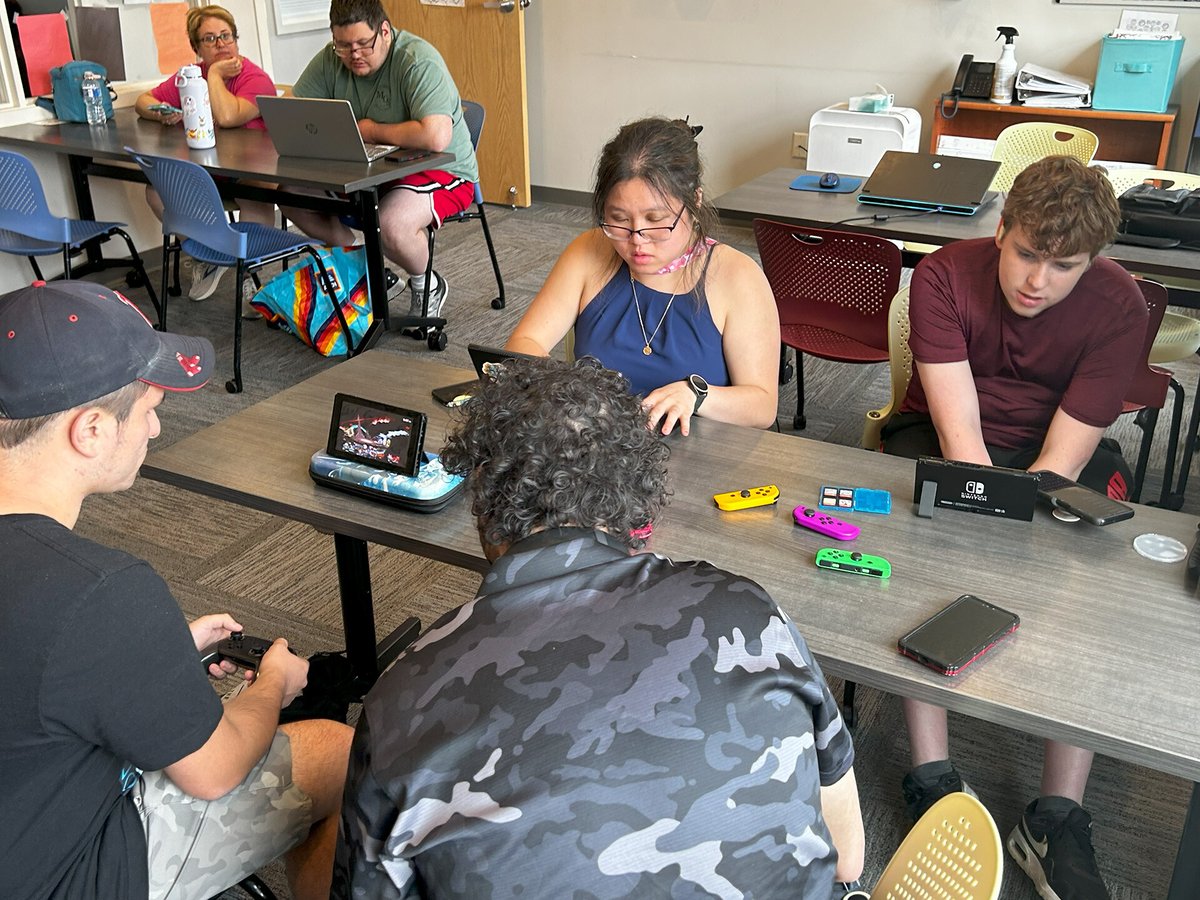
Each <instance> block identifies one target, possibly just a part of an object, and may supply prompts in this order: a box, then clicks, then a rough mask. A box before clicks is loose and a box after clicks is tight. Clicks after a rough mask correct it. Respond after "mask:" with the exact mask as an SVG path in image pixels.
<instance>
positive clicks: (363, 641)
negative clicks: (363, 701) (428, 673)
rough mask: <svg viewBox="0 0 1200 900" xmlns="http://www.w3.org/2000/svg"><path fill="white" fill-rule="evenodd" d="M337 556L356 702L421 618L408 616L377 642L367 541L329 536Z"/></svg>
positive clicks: (406, 642)
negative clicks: (331, 537) (331, 538)
mask: <svg viewBox="0 0 1200 900" xmlns="http://www.w3.org/2000/svg"><path fill="white" fill-rule="evenodd" d="M333 548H334V553H335V555H336V557H337V571H338V588H339V590H340V591H341V595H342V597H341V599H342V630H343V632H344V634H345V637H346V658H347V659H348V660H350V666H351V668H352V669H353V670H354V697H353V698H352V699H353V700H355V701H357V700H358V699H360V698H361V697H362V695H363V694H365V693H366V692H367V691H369V690H370V689H371V685H373V684H374V683H375V680H376V679H377V678H378V677H379V672H380V670H381V669H383V668H386V667H387V666H389V665H390V664H391V662H392V661H393V660H394V659H395V658H396V657H397V656H399V655H400V653H401V652H402V651H403V650H404V649H405V648H406V647H407V646H408V645H409V644H411V643H412V642H413V641H415V640H416V639H417V635H418V634H420V633H421V620H420V619H418V618H417V617H416V616H409V617H408V618H407V619H405V620H404V621H403V622H401V623H400V625H399V626H398V627H397V628H396V629H395V630H394V631H392V633H391V634H389V635H388V636H387V637H385V638H384V639H383V640H382V641H379V642H378V643H377V642H376V640H375V601H374V597H373V596H372V594H371V562H370V559H369V557H368V556H367V542H366V541H363V540H359V539H358V538H352V537H347V536H346V535H344V534H335V535H334V536H333Z"/></svg>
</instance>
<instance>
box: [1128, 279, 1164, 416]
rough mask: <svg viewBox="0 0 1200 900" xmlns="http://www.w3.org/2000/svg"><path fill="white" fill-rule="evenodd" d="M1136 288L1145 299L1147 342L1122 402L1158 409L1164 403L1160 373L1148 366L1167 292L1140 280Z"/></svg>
mask: <svg viewBox="0 0 1200 900" xmlns="http://www.w3.org/2000/svg"><path fill="white" fill-rule="evenodd" d="M1137 285H1138V287H1139V288H1141V291H1142V296H1143V297H1145V298H1146V311H1147V312H1148V313H1149V315H1148V317H1147V319H1146V338H1145V340H1143V341H1142V349H1141V355H1140V356H1139V357H1138V360H1140V362H1139V364H1138V367H1137V369H1135V370H1134V373H1133V381H1131V382H1130V383H1129V390H1127V391H1126V392H1125V402H1126V403H1133V404H1136V405H1137V406H1149V407H1154V408H1156V409H1161V408H1162V406H1163V403H1164V401H1165V400H1166V396H1165V394H1166V392H1165V390H1164V384H1163V377H1162V374H1161V371H1155V370H1154V369H1153V368H1151V366H1150V350H1151V348H1152V347H1153V346H1154V339H1155V338H1156V337H1157V336H1158V329H1159V328H1160V327H1161V326H1162V320H1163V314H1164V313H1166V311H1167V288H1166V286H1165V285H1162V284H1159V283H1158V282H1157V281H1148V280H1147V279H1145V278H1139V279H1138V280H1137Z"/></svg>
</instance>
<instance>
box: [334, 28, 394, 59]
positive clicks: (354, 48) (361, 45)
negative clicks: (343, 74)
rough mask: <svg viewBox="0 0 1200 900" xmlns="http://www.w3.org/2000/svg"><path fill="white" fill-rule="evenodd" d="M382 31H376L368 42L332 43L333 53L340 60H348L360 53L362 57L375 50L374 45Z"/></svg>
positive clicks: (380, 29)
mask: <svg viewBox="0 0 1200 900" xmlns="http://www.w3.org/2000/svg"><path fill="white" fill-rule="evenodd" d="M382 31H383V29H382V28H379V29H376V31H375V36H374V37H373V38H371V39H370V40H369V41H354V42H353V43H350V44H339V43H338V42H337V41H334V42H333V52H334V54H335V55H336V56H338V57H340V58H341V59H349V58H350V57H352V56H353V55H354V54H355V53H361V54H363V56H366V55H367V54H368V53H370V52H371V51H372V50H374V49H375V43H376V42H377V41H378V40H379V35H380V33H381V32H382Z"/></svg>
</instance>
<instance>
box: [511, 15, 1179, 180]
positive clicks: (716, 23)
mask: <svg viewBox="0 0 1200 900" xmlns="http://www.w3.org/2000/svg"><path fill="white" fill-rule="evenodd" d="M1179 9H1180V7H1178V6H1176V7H1172V8H1171V10H1172V11H1175V10H1179ZM1120 13H1121V7H1120V6H1106V5H1105V6H1100V5H1093V6H1079V5H1065V6H1064V5H1060V4H1057V3H1055V2H1053V0H1004V2H999V0H904V2H899V0H841V2H820V0H652V2H643V0H602V2H592V0H533V4H532V5H531V6H530V8H529V9H528V10H527V11H526V13H525V16H526V19H525V24H526V40H527V43H528V53H527V60H528V63H527V65H528V72H529V129H530V135H529V137H530V141H529V143H530V148H531V154H532V160H531V164H532V175H533V183H534V184H536V185H541V186H544V187H555V188H565V189H569V190H578V191H589V190H590V189H591V180H592V168H593V166H594V164H595V160H596V156H597V154H598V153H599V151H600V148H601V146H602V145H603V144H604V142H605V141H607V140H608V139H609V138H610V137H611V136H612V135H613V133H614V132H615V131H616V128H617V126H618V125H619V124H620V123H622V122H625V121H629V120H632V119H636V118H638V117H640V116H643V115H647V114H664V115H671V116H684V115H689V114H690V115H691V118H692V121H693V122H698V123H700V124H702V125H704V127H705V130H704V134H703V135H702V136H701V138H700V146H701V151H702V153H703V155H704V159H705V163H706V166H707V177H706V181H707V184H708V188H709V192H710V194H711V195H713V196H715V195H716V194H720V193H722V192H723V191H725V190H728V189H729V188H730V187H733V186H734V185H737V184H739V183H742V182H744V181H747V180H749V179H751V178H753V177H755V176H757V175H760V174H762V173H763V172H766V171H769V170H771V169H774V168H778V167H779V166H791V165H802V161H797V160H793V159H792V158H791V138H792V132H794V131H808V120H809V117H810V116H811V115H812V114H813V112H814V111H816V110H818V109H820V108H822V107H824V106H828V105H830V104H832V103H837V102H839V101H843V100H846V99H847V98H848V97H849V96H850V95H852V94H860V93H863V92H865V91H870V90H872V89H873V88H874V86H875V83H876V82H880V83H881V84H883V85H884V86H886V87H887V89H888V90H889V91H891V92H893V93H895V95H896V102H897V104H898V105H901V106H912V107H915V108H917V109H918V110H919V111H920V113H921V116H922V119H923V135H922V141H921V147H922V149H925V148H927V147H928V141H929V122H930V120H931V117H932V115H933V104H934V101H935V100H936V99H937V97H938V95H939V94H940V93H941V92H942V91H943V90H945V89H946V88H947V87H948V86H949V84H950V80H951V78H952V77H953V75H954V72H955V69H956V68H957V65H958V61H959V59H960V57H961V56H962V54H963V53H973V54H975V56H976V57H977V58H978V59H981V60H989V61H990V60H995V59H996V58H997V57H998V56H999V53H1000V45H999V44H997V43H993V39H994V38H995V36H996V31H995V28H996V26H997V25H1012V26H1014V27H1015V28H1016V29H1017V30H1018V31H1019V32H1020V34H1021V36H1020V37H1019V38H1018V39H1017V45H1016V47H1017V61H1018V63H1022V62H1034V63H1038V64H1040V65H1044V66H1049V67H1051V68H1054V69H1059V70H1061V71H1064V72H1067V73H1070V74H1077V75H1080V76H1083V77H1085V78H1086V79H1087V80H1088V81H1091V80H1093V78H1094V77H1095V72H1096V62H1097V58H1098V55H1099V44H1100V38H1101V36H1102V35H1104V34H1105V33H1106V32H1108V31H1110V30H1112V28H1113V27H1115V25H1116V23H1117V21H1118V19H1119V17H1120ZM1179 22H1180V30H1181V31H1182V32H1183V33H1184V35H1185V36H1186V37H1187V38H1188V39H1189V42H1188V43H1187V44H1185V46H1184V55H1183V62H1182V65H1181V66H1180V73H1179V78H1178V80H1177V81H1176V87H1175V93H1174V95H1173V98H1172V102H1175V103H1179V104H1180V106H1181V113H1180V119H1179V122H1178V124H1177V134H1176V140H1175V141H1174V148H1173V151H1172V155H1171V159H1170V165H1172V166H1174V167H1179V168H1181V167H1182V166H1183V164H1184V161H1185V159H1186V155H1187V150H1186V146H1187V144H1186V142H1187V139H1188V138H1189V137H1190V135H1191V132H1192V127H1193V121H1194V118H1195V110H1196V104H1197V97H1198V95H1200V85H1198V84H1197V83H1196V82H1197V72H1196V70H1197V61H1198V59H1200V10H1185V11H1183V12H1181V13H1180V16H1179Z"/></svg>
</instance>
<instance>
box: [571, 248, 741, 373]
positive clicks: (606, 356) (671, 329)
mask: <svg viewBox="0 0 1200 900" xmlns="http://www.w3.org/2000/svg"><path fill="white" fill-rule="evenodd" d="M709 259H711V253H710V254H709V256H708V257H707V258H706V259H705V261H704V266H705V273H701V276H700V281H699V283H698V284H697V285H696V287H695V289H694V290H693V291H691V292H689V293H686V294H680V295H679V296H677V297H676V298H675V302H674V303H672V304H671V309H670V311H669V312H666V321H664V322H663V323H662V327H661V328H659V329H658V334H656V335H654V340H653V341H651V342H650V349H651V350H653V351H654V352H653V353H651V354H650V355H649V356H646V355H645V354H643V353H642V348H643V347H645V346H646V342H645V339H644V338H643V337H642V328H641V326H640V325H639V324H638V314H637V308H636V307H635V306H634V302H633V288H632V285H631V284H630V281H629V267H628V266H627V265H626V264H625V263H622V264H621V268H620V269H618V270H617V273H616V274H615V275H613V277H612V278H611V279H609V282H608V284H606V285H604V287H602V288H601V289H600V293H598V294H596V296H595V298H594V299H593V300H592V302H591V303H589V304H588V305H587V306H586V307H584V310H583V312H582V313H580V314H579V318H578V319H576V320H575V355H576V357H580V356H593V357H595V358H596V359H598V360H600V362H601V363H603V364H604V366H605V367H606V368H609V369H616V370H617V371H618V372H620V373H622V374H623V375H624V376H625V377H626V378H628V379H629V384H630V390H631V391H632V392H633V393H634V394H638V395H642V396H644V395H646V394H648V393H650V392H651V391H653V390H654V389H655V388H660V387H662V386H663V385H664V384H670V383H671V382H673V381H683V380H684V379H685V378H687V377H688V376H689V375H691V374H693V373H695V374H697V375H701V376H703V378H704V380H705V381H707V382H708V383H709V384H710V385H715V386H717V387H725V386H727V385H728V384H729V369H728V367H727V366H726V365H725V353H724V351H723V350H722V347H721V333H720V332H719V331H717V326H716V325H715V324H714V323H713V320H712V314H711V313H710V312H709V309H708V303H707V302H705V300H704V277H705V274H706V272H707V269H708V261H709ZM697 298H699V300H697ZM637 299H638V303H640V304H641V307H642V317H643V319H644V321H645V324H646V334H647V335H650V334H652V333H653V332H654V329H655V326H657V325H658V322H659V319H661V318H662V317H663V313H664V312H665V311H666V310H667V303H668V302H669V301H670V299H671V295H670V294H664V293H663V292H662V291H656V290H653V289H652V288H648V287H646V286H645V285H643V284H638V286H637Z"/></svg>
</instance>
